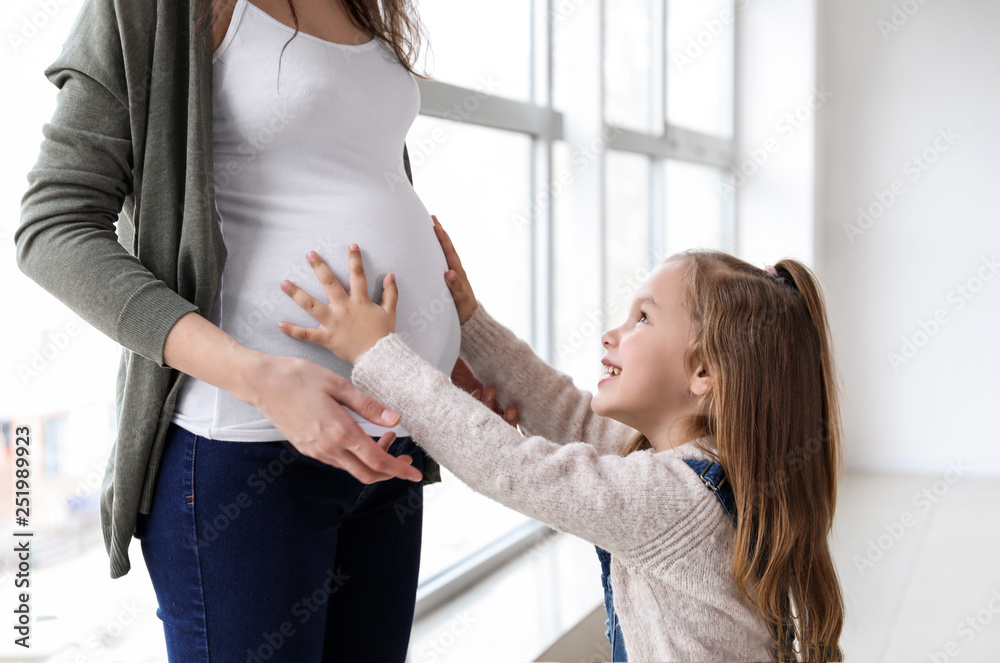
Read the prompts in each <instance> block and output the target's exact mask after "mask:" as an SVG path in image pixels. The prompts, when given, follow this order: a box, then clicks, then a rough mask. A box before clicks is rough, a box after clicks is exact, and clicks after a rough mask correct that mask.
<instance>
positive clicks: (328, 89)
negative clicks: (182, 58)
mask: <svg viewBox="0 0 1000 663" xmlns="http://www.w3.org/2000/svg"><path fill="white" fill-rule="evenodd" d="M293 32H294V28H291V27H289V26H288V25H285V24H284V23H282V22H280V21H278V20H277V19H276V18H274V17H272V16H271V15H270V14H268V13H266V12H265V11H264V10H263V9H261V8H260V7H257V6H256V5H254V4H251V3H250V2H249V1H248V0H237V2H236V5H235V7H234V9H233V14H232V18H231V20H230V21H229V24H228V29H227V31H226V33H225V38H224V39H223V40H222V42H221V44H220V45H219V47H218V48H217V49H216V52H215V54H214V56H213V134H214V138H213V160H214V173H215V202H216V207H217V210H218V213H219V223H220V224H221V229H222V234H223V237H224V238H225V242H226V248H227V251H228V256H227V259H226V264H225V268H224V272H223V275H222V282H221V285H220V289H219V293H218V295H217V297H216V300H215V303H214V306H213V308H212V311H211V314H210V320H211V321H212V322H213V323H214V324H216V325H218V326H219V327H220V328H221V329H222V330H223V331H225V332H227V333H229V334H230V335H231V336H233V337H234V338H235V339H236V340H237V341H239V342H240V343H242V344H243V345H246V346H247V347H249V348H252V349H255V350H258V351H261V352H265V353H267V354H272V355H282V356H295V357H302V358H304V359H308V360H310V361H312V362H314V363H316V364H318V365H321V366H325V367H327V368H329V369H331V370H333V371H334V372H336V373H338V374H340V375H342V376H343V377H345V378H347V379H350V371H351V365H350V364H349V363H347V362H344V361H342V360H340V359H339V358H337V357H336V356H335V355H334V354H333V353H331V352H330V351H329V350H326V349H325V348H323V347H321V346H318V345H314V344H311V343H308V342H305V341H300V340H296V339H293V338H291V337H290V336H287V335H286V334H284V333H283V332H282V331H280V330H279V329H278V322H279V321H281V320H287V321H289V322H291V323H293V324H297V325H300V326H304V327H314V326H316V325H317V324H318V323H317V321H316V320H314V319H313V318H312V317H311V316H310V315H309V314H308V313H307V312H306V311H305V310H304V309H302V308H301V307H300V306H299V305H298V304H296V303H295V302H294V301H293V300H292V299H291V298H290V297H289V296H288V295H287V294H285V293H284V291H282V290H281V288H280V287H279V286H280V283H281V282H282V280H284V279H288V280H290V281H292V282H294V283H296V284H297V285H298V286H299V287H301V288H302V289H304V290H305V291H307V292H308V293H310V294H311V295H312V296H313V297H315V298H317V299H318V300H320V301H327V297H326V295H325V293H324V292H323V289H322V287H321V286H320V285H319V282H318V280H317V279H316V276H315V274H314V272H313V271H312V268H311V267H310V266H309V264H308V263H307V262H306V259H305V254H306V252H308V251H309V250H316V251H317V252H318V253H319V254H320V256H321V257H322V258H323V260H324V261H325V262H326V263H327V265H329V267H330V269H331V270H332V271H333V273H334V274H335V275H336V276H337V278H338V280H340V282H341V283H342V284H343V285H344V287H345V288H347V287H348V283H349V272H348V269H347V247H348V245H349V244H351V243H357V244H358V245H360V247H361V251H362V256H363V258H364V263H365V271H366V274H367V276H368V285H369V295H370V296H372V297H373V298H374V299H375V301H380V300H381V282H382V277H383V276H384V275H385V274H386V273H387V272H390V271H391V272H394V273H395V274H396V280H397V284H398V288H399V301H398V305H397V308H396V331H397V333H399V334H400V336H402V337H403V339H404V340H406V342H407V343H408V344H409V345H410V346H411V347H412V348H413V349H414V350H415V351H416V352H417V353H418V354H419V355H420V356H421V357H423V358H424V359H426V360H427V361H428V362H429V363H431V364H432V365H435V366H437V367H438V368H439V369H440V370H442V371H444V372H446V373H450V372H451V368H452V367H453V366H454V363H455V360H456V359H457V357H458V347H459V341H460V335H459V324H458V315H457V312H456V310H455V306H454V302H453V300H452V298H451V294H450V292H449V290H448V288H447V286H446V284H445V282H444V276H443V275H444V273H445V271H446V270H447V263H446V261H445V258H444V254H443V253H442V251H441V248H440V245H439V244H438V241H437V238H436V236H435V235H434V232H433V226H432V222H431V219H430V215H429V213H428V211H427V209H426V208H425V207H424V205H423V204H422V202H421V201H420V198H419V197H418V196H417V194H416V192H415V191H414V190H413V187H412V186H411V185H410V183H409V181H408V179H407V178H406V174H405V171H404V169H403V160H402V151H403V142H404V139H405V137H406V133H407V131H408V130H409V127H410V125H411V124H412V122H413V120H414V118H415V117H416V115H417V113H418V111H419V107H420V94H419V89H418V88H417V85H416V81H415V80H414V78H413V76H412V75H411V74H410V73H409V72H408V71H407V70H406V68H405V67H403V66H402V65H401V64H400V63H399V61H398V60H397V59H396V58H395V56H394V55H393V54H392V51H391V49H389V48H388V46H387V45H386V44H385V43H384V42H382V41H381V40H380V39H377V38H376V39H370V40H369V41H367V42H365V43H361V44H359V45H347V44H341V43H335V42H331V41H326V40H324V39H320V38H319V37H315V36H313V35H311V34H307V33H305V32H301V31H300V32H299V33H298V34H297V35H296V36H295V38H294V39H292V40H291V41H290V42H289V41H288V40H289V38H290V37H291V36H292V34H293ZM286 42H288V46H287V47H286V48H285V50H284V53H283V55H282V54H281V51H282V47H284V46H285V43H286ZM279 55H281V70H280V79H279V71H278V59H279ZM350 412H351V415H352V416H353V417H354V419H355V420H357V421H358V422H359V423H360V424H361V426H362V428H363V429H364V430H365V431H366V432H368V433H369V434H371V435H379V434H381V433H382V432H384V431H386V430H394V431H396V432H397V434H399V435H405V434H407V431H405V429H403V428H402V427H400V426H396V427H395V428H392V429H387V428H385V427H382V426H378V425H376V424H372V423H371V422H368V421H367V420H365V419H363V418H362V417H361V416H360V415H357V414H356V413H354V412H353V411H350ZM173 420H174V421H175V422H176V423H178V424H180V425H182V426H184V427H185V428H188V429H189V430H191V431H193V432H195V433H197V434H199V435H203V436H205V437H211V438H214V439H224V440H235V441H266V440H276V439H281V438H282V435H281V433H280V432H279V431H278V430H277V429H276V428H275V427H274V426H273V425H272V424H271V423H270V422H269V421H268V420H267V419H266V418H265V417H264V416H263V414H261V413H260V411H258V410H256V409H255V408H253V407H251V406H249V405H247V404H246V403H244V402H242V401H240V400H239V399H237V398H236V397H235V396H233V395H232V394H230V393H228V392H226V391H224V390H222V389H218V388H216V387H214V386H212V385H210V384H208V383H205V382H201V381H199V380H197V379H195V378H193V377H189V378H188V380H187V381H186V382H185V384H184V385H183V387H182V389H181V393H180V395H179V397H178V403H177V406H176V408H175V412H174V417H173Z"/></svg>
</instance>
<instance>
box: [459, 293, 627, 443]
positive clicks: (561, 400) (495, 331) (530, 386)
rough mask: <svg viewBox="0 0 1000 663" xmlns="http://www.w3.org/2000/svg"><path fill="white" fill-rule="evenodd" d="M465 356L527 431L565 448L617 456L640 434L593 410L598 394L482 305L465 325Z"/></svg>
mask: <svg viewBox="0 0 1000 663" xmlns="http://www.w3.org/2000/svg"><path fill="white" fill-rule="evenodd" d="M460 356H461V357H462V358H463V359H465V360H466V362H468V364H469V367H470V368H471V369H472V371H473V372H474V373H475V374H476V377H477V378H479V380H480V381H481V382H483V384H485V385H487V386H492V387H495V388H496V392H497V393H496V399H497V402H499V403H502V404H504V405H505V406H506V405H516V406H517V410H518V421H519V422H520V425H521V427H522V428H523V429H524V430H525V431H527V432H528V433H531V434H537V435H541V436H542V437H545V438H548V439H549V440H552V441H553V442H556V443H559V444H564V443H566V442H570V441H580V442H586V443H587V444H591V445H593V446H594V448H595V449H597V452H598V453H599V454H602V455H603V454H617V453H618V452H619V451H620V450H621V448H622V447H623V446H624V445H625V443H626V442H627V441H628V440H629V438H631V437H632V436H633V435H635V434H636V432H637V431H636V430H635V429H634V428H632V427H631V426H627V425H625V424H623V423H621V422H620V421H616V420H615V419H611V418H610V417H602V416H601V415H599V414H595V413H594V411H593V410H591V409H590V401H591V399H592V398H593V395H592V394H591V393H590V392H589V391H586V390H583V389H578V388H577V387H576V385H575V384H574V383H573V378H572V377H570V376H569V375H567V374H566V373H563V372H561V371H558V370H556V369H555V368H553V367H552V366H550V365H549V364H548V363H547V362H545V361H543V360H542V359H541V357H539V356H538V355H537V354H535V351H534V350H532V348H531V346H530V345H528V344H527V343H525V342H524V341H522V340H521V339H519V338H518V337H517V336H516V335H515V334H514V332H512V331H511V330H510V329H508V328H507V327H504V326H503V325H501V324H500V323H499V322H497V320H495V319H494V318H493V316H491V315H490V314H489V313H488V312H487V311H486V310H485V309H484V308H483V305H482V304H481V303H480V304H479V305H478V306H477V307H476V310H475V311H474V312H473V313H472V315H471V316H469V318H468V319H467V320H466V321H465V322H464V323H462V345H461V350H460Z"/></svg>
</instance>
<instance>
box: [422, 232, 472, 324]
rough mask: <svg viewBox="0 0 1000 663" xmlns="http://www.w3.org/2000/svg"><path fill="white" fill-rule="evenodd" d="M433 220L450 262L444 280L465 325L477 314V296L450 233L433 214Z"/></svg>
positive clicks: (459, 319)
mask: <svg viewBox="0 0 1000 663" xmlns="http://www.w3.org/2000/svg"><path fill="white" fill-rule="evenodd" d="M431 218H432V219H434V234H436V235H437V238H438V241H439V242H441V249H442V250H443V251H444V257H445V260H446V261H447V262H448V271H447V272H445V274H444V280H445V282H446V283H447V284H448V288H449V289H450V290H451V297H452V299H454V300H455V308H456V309H457V310H458V322H459V323H463V322H465V321H466V320H468V319H469V316H471V315H472V314H473V313H474V312H475V310H476V307H477V306H478V305H479V303H478V302H477V301H476V296H475V295H474V294H473V293H472V286H471V285H470V284H469V277H467V276H466V275H465V270H464V269H463V268H462V261H461V260H460V259H459V257H458V253H457V252H456V251H455V246H454V245H453V244H452V243H451V238H450V237H448V233H446V232H445V230H444V228H442V227H441V222H440V221H438V220H437V217H436V216H434V215H433V214H432V215H431Z"/></svg>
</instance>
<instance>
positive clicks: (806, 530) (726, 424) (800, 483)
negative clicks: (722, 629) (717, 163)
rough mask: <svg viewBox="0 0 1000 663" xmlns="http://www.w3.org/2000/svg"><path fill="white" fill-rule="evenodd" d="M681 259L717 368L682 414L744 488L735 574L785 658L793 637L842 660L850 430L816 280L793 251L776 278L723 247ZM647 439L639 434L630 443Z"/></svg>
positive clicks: (809, 657) (696, 335)
mask: <svg viewBox="0 0 1000 663" xmlns="http://www.w3.org/2000/svg"><path fill="white" fill-rule="evenodd" d="M674 261H680V262H681V264H682V265H683V270H684V271H683V273H684V306H685V307H686V310H687V311H688V314H689V315H690V317H691V322H692V340H691V344H690V346H689V347H688V350H687V355H686V356H687V360H688V361H689V362H690V365H692V366H693V365H696V364H694V362H696V361H697V362H701V363H703V364H704V365H705V366H706V367H707V368H708V372H709V375H711V376H712V377H713V386H712V389H711V391H710V392H709V394H708V395H707V397H706V401H705V406H706V407H705V409H704V414H703V415H699V416H696V417H693V418H691V419H689V420H687V421H685V422H683V424H682V425H684V426H685V428H686V432H687V434H688V437H687V438H686V439H689V440H692V439H697V438H700V437H706V436H708V437H711V438H713V439H714V441H715V444H716V447H717V449H718V456H717V458H718V461H719V462H720V463H721V464H722V467H723V468H724V470H725V473H726V477H727V478H728V480H729V481H730V483H731V485H732V488H733V492H734V493H735V496H736V511H737V514H738V517H737V522H738V525H737V528H736V543H735V551H734V557H733V576H734V578H735V579H736V583H737V585H738V586H739V588H740V591H741V592H742V593H743V595H744V596H745V597H747V598H748V599H749V600H750V601H752V602H753V603H754V604H755V605H757V607H758V608H760V610H761V611H762V612H763V614H764V618H765V620H766V621H767V623H768V625H769V627H770V628H771V632H772V635H773V636H774V637H775V644H774V650H773V652H772V654H773V656H774V658H775V659H776V660H779V661H789V660H791V661H794V660H796V654H795V651H794V648H793V645H792V641H793V639H794V640H797V641H798V652H799V655H801V657H802V660H806V661H842V660H843V653H842V652H841V650H840V647H839V644H838V643H839V639H840V632H841V628H842V626H843V621H844V602H843V597H842V595H841V590H840V583H839V581H838V578H837V572H836V569H835V568H834V565H833V559H832V558H831V556H830V550H829V546H828V544H827V536H828V535H829V533H830V528H831V525H832V522H833V513H834V508H835V506H836V500H837V481H838V475H839V473H840V467H841V435H842V434H841V428H840V411H839V406H838V395H837V380H836V375H835V374H834V362H833V356H832V350H831V341H830V336H829V329H828V326H827V320H826V312H825V307H824V305H823V299H822V297H821V295H820V290H819V287H818V285H817V279H816V277H815V276H814V275H813V273H812V272H811V271H810V270H809V269H808V268H807V267H806V266H805V265H803V264H802V263H800V262H797V261H795V260H791V259H785V260H781V261H779V262H778V263H776V264H775V265H774V267H775V269H776V270H777V272H778V275H779V277H778V278H775V277H774V276H772V275H771V274H770V273H768V272H766V271H765V270H763V269H760V268H759V267H755V266H753V265H751V264H749V263H747V262H745V261H743V260H740V259H738V258H735V257H733V256H731V255H729V254H726V253H723V252H720V251H711V250H694V249H693V250H689V251H685V252H683V253H679V254H675V255H673V256H671V257H670V258H668V259H667V262H674ZM649 447H650V444H649V441H648V440H647V439H646V437H645V436H644V435H642V434H641V433H640V434H638V435H636V436H635V437H634V438H633V439H632V440H630V441H629V443H628V444H626V446H625V447H624V448H623V450H622V452H621V453H622V455H623V456H624V455H628V454H629V453H632V452H633V451H637V450H639V449H646V448H649ZM706 451H708V453H709V454H711V455H715V454H712V452H711V450H708V449H706Z"/></svg>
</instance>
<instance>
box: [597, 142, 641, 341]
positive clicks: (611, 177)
mask: <svg viewBox="0 0 1000 663" xmlns="http://www.w3.org/2000/svg"><path fill="white" fill-rule="evenodd" d="M605 163H606V165H607V169H606V171H605V172H606V176H607V182H608V186H607V215H606V222H605V226H604V265H605V270H604V310H605V311H606V312H607V319H606V321H605V325H604V326H605V329H609V328H611V327H615V326H618V325H620V324H621V323H622V321H623V320H624V319H625V316H626V315H627V314H628V309H629V306H631V305H632V301H631V300H632V297H633V296H634V294H635V291H636V289H637V288H638V285H639V283H640V282H641V281H642V279H643V278H645V276H646V274H647V273H648V267H647V264H648V262H649V254H650V248H651V247H650V237H649V159H648V158H647V157H645V156H642V155H639V154H631V153H628V152H616V151H609V152H608V153H607V158H606V161H605Z"/></svg>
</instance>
